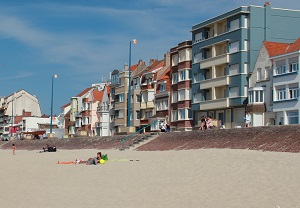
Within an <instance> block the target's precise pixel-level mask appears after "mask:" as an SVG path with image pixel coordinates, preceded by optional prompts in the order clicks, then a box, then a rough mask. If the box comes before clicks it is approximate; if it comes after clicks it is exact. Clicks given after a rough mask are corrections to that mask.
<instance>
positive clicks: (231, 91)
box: [229, 87, 239, 98]
mask: <svg viewBox="0 0 300 208" xmlns="http://www.w3.org/2000/svg"><path fill="white" fill-rule="evenodd" d="M238 96H239V87H230V88H229V97H231V98H232V97H238Z"/></svg>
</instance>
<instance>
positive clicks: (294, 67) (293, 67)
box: [289, 63, 299, 72]
mask: <svg viewBox="0 0 300 208" xmlns="http://www.w3.org/2000/svg"><path fill="white" fill-rule="evenodd" d="M298 67H299V64H298V63H291V64H290V67H289V72H296V71H298Z"/></svg>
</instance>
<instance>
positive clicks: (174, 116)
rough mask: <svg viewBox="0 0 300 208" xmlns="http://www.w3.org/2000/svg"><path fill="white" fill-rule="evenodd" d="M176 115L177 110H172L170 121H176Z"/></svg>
mask: <svg viewBox="0 0 300 208" xmlns="http://www.w3.org/2000/svg"><path fill="white" fill-rule="evenodd" d="M177 120H178V117H177V110H173V111H172V121H177Z"/></svg>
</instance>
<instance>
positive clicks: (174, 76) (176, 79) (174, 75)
mask: <svg viewBox="0 0 300 208" xmlns="http://www.w3.org/2000/svg"><path fill="white" fill-rule="evenodd" d="M177 83H178V74H177V73H174V74H172V84H177Z"/></svg>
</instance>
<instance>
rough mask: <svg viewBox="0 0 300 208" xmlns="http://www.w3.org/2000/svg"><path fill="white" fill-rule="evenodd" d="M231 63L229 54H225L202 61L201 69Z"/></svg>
mask: <svg viewBox="0 0 300 208" xmlns="http://www.w3.org/2000/svg"><path fill="white" fill-rule="evenodd" d="M226 63H229V54H228V53H225V54H222V55H219V56H215V57H211V58H207V59H204V60H201V61H200V67H201V68H202V69H205V68H209V67H212V66H217V65H221V64H226Z"/></svg>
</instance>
